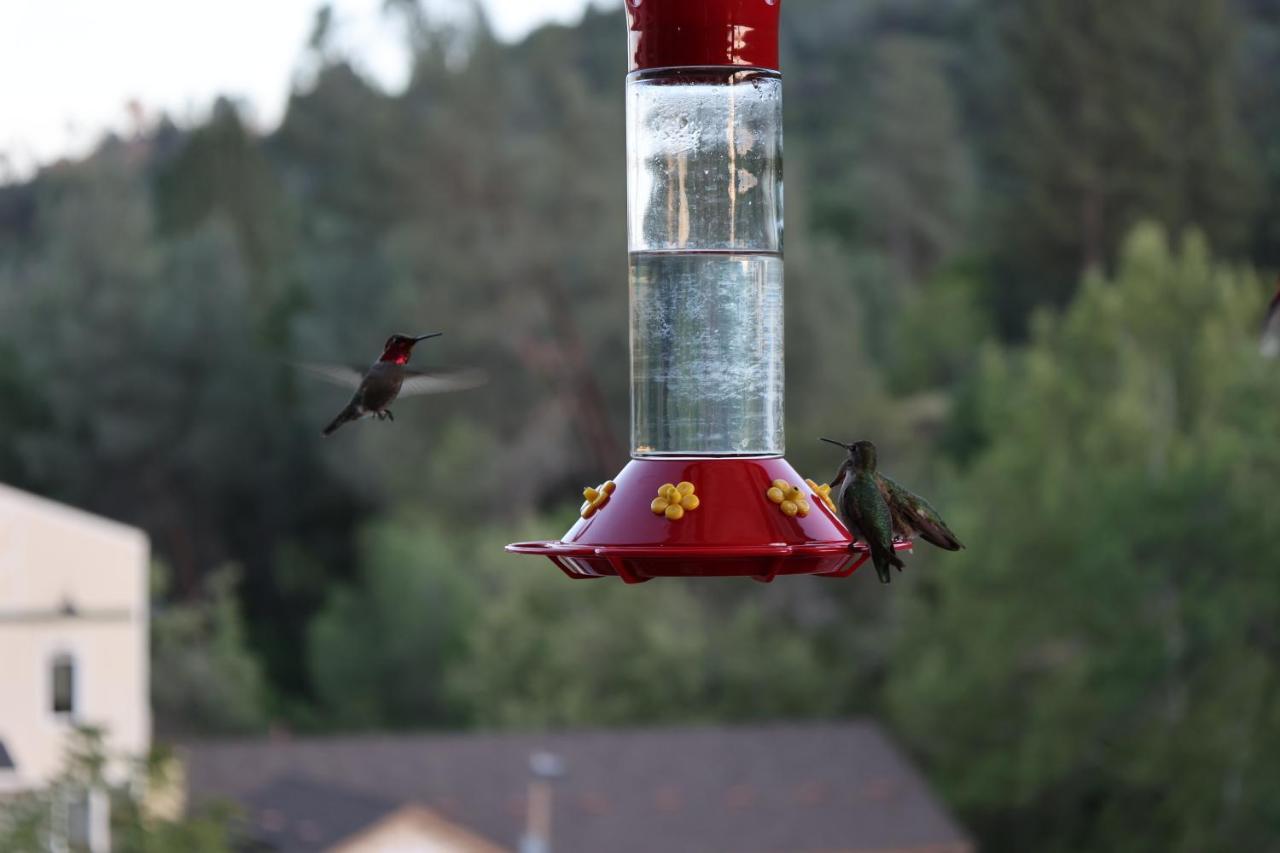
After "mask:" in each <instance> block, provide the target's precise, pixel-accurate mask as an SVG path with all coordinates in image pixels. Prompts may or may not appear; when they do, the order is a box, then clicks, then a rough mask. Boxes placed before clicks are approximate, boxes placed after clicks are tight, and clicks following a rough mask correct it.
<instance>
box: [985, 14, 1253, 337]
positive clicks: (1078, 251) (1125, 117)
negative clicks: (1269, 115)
mask: <svg viewBox="0 0 1280 853" xmlns="http://www.w3.org/2000/svg"><path fill="white" fill-rule="evenodd" d="M985 5H986V6H987V7H989V8H988V9H987V10H985V11H984V16H985V19H986V20H987V21H988V22H989V26H990V27H992V28H994V30H995V32H996V34H995V39H994V40H995V41H996V42H997V43H998V44H999V46H1000V51H999V54H998V59H997V63H998V66H997V67H998V68H1000V70H1001V71H1002V72H1003V73H1002V74H1001V75H1000V77H999V79H998V80H997V81H994V82H993V84H992V89H991V91H990V92H989V93H988V98H989V99H990V102H991V107H990V115H991V119H992V121H993V122H994V124H995V127H996V141H995V143H994V144H993V146H992V148H991V152H990V158H991V161H992V163H993V170H994V177H995V178H996V180H997V181H998V182H999V183H998V184H997V186H999V187H1000V188H1001V191H1000V192H999V194H998V195H996V196H995V198H994V199H993V200H994V201H995V204H994V205H993V211H994V213H993V216H994V221H995V222H996V224H997V225H998V226H999V232H998V235H996V236H995V238H994V239H993V240H992V250H993V252H994V253H995V255H996V256H997V258H998V259H999V260H1000V262H1001V264H1002V266H1003V268H1004V269H1005V273H1004V274H1003V275H1002V276H1001V278H1000V279H999V280H998V281H997V282H995V283H994V284H995V286H996V288H997V290H996V291H995V292H993V294H992V307H993V309H994V310H995V311H996V314H997V319H998V320H999V321H1000V323H1001V326H1002V327H1003V328H1004V329H1006V330H1013V329H1018V328H1021V327H1022V325H1023V323H1024V322H1025V320H1026V318H1027V317H1028V316H1029V315H1030V313H1031V311H1032V309H1033V308H1034V307H1035V306H1036V305H1038V304H1042V303H1044V302H1046V301H1047V302H1049V303H1050V304H1062V303H1063V302H1065V301H1066V299H1067V298H1068V297H1069V296H1070V294H1071V293H1072V291H1073V289H1074V287H1075V283H1076V280H1077V278H1078V275H1079V273H1080V271H1082V270H1085V269H1101V268H1102V267H1103V266H1104V265H1108V264H1110V263H1111V262H1112V261H1113V260H1114V258H1115V251H1116V248H1117V245H1118V242H1119V241H1120V240H1121V239H1122V238H1123V236H1124V235H1125V234H1126V233H1127V232H1128V230H1129V229H1130V228H1131V227H1133V225H1134V224H1135V222H1136V221H1137V220H1139V219H1141V218H1144V217H1146V218H1151V219H1155V220H1156V221H1158V222H1161V223H1162V224H1164V225H1166V226H1167V227H1171V228H1174V229H1182V228H1184V227H1187V226H1199V227H1201V228H1202V229H1204V230H1205V231H1206V232H1207V233H1208V235H1209V236H1210V238H1211V240H1212V241H1213V244H1214V246H1215V247H1216V248H1218V249H1219V250H1222V251H1227V252H1235V251H1238V250H1239V249H1241V248H1242V247H1243V243H1244V239H1245V237H1246V229H1247V227H1248V226H1247V223H1248V221H1249V216H1250V214H1251V213H1252V210H1251V208H1252V206H1253V203H1254V199H1255V197H1256V194H1255V193H1254V186H1255V182H1256V181H1257V180H1258V177H1259V176H1258V174H1257V171H1256V169H1255V168H1254V167H1253V164H1252V163H1251V158H1250V154H1249V149H1248V146H1247V144H1245V142H1244V140H1243V138H1242V135H1241V128H1240V124H1239V119H1238V115H1237V104H1236V99H1237V94H1236V90H1235V89H1234V88H1233V80H1232V69H1233V63H1234V62H1235V50H1236V44H1237V42H1236V40H1235V38H1234V32H1233V27H1232V23H1233V18H1232V14H1231V9H1230V4H1229V0H1138V1H1137V2H1128V3H1125V4H1123V5H1122V6H1117V5H1116V4H1115V3H1111V2H1107V0H1029V2H1013V1H1012V0H988V2H987V3H986V4H985ZM1170 92H1177V97H1169V93H1170Z"/></svg>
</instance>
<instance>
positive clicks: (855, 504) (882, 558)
mask: <svg viewBox="0 0 1280 853" xmlns="http://www.w3.org/2000/svg"><path fill="white" fill-rule="evenodd" d="M822 441H825V442H827V443H828V444H834V445H836V446H837V447H843V448H844V449H845V450H847V451H849V458H848V459H846V460H845V461H844V463H843V464H842V465H841V466H840V473H839V474H837V475H836V483H840V484H841V486H840V494H839V495H838V496H837V498H836V507H838V508H839V510H840V518H841V519H842V520H843V521H844V523H845V526H846V527H848V528H849V532H850V533H852V534H853V535H854V536H858V537H861V539H862V540H863V541H864V542H866V543H867V546H868V547H869V548H870V549H871V562H872V563H874V564H875V567H876V575H878V576H879V578H880V582H881V583H888V582H889V567H890V566H894V567H896V568H897V569H898V571H902V561H901V560H900V559H898V555H897V554H895V553H894V552H893V513H892V512H891V511H890V509H889V504H888V502H887V501H885V499H884V493H883V492H881V491H880V484H879V483H878V482H877V481H876V446H875V445H874V444H872V443H871V442H869V441H857V442H854V443H853V444H845V443H844V442H842V441H832V440H831V439H829V438H824V439H822ZM842 481H843V482H842Z"/></svg>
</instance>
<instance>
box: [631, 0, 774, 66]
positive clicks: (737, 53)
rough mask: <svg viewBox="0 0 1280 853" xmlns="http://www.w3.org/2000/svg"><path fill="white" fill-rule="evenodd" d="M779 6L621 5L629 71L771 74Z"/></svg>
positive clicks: (694, 1)
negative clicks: (697, 68) (747, 69)
mask: <svg viewBox="0 0 1280 853" xmlns="http://www.w3.org/2000/svg"><path fill="white" fill-rule="evenodd" d="M781 5H782V0H626V7H627V24H628V27H629V29H630V31H631V32H630V34H629V38H628V39H627V47H628V54H629V56H628V60H629V62H630V68H631V70H632V71H637V70H643V69H646V68H670V67H673V66H688V65H747V66H753V67H756V68H773V69H776V68H777V67H778V10H779V8H780V7H781Z"/></svg>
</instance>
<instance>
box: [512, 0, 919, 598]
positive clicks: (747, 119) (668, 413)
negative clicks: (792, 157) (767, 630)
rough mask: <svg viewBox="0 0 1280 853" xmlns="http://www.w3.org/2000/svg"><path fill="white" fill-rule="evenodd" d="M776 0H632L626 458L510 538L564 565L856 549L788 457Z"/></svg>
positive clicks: (629, 571) (701, 563) (590, 570)
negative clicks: (576, 505)
mask: <svg viewBox="0 0 1280 853" xmlns="http://www.w3.org/2000/svg"><path fill="white" fill-rule="evenodd" d="M780 2H781V0H697V2H691V0H626V10H627V21H628V25H629V39H628V54H629V64H630V73H629V74H628V75H627V84H626V99H627V208H628V210H627V212H628V219H627V232H628V248H629V253H630V263H629V276H628V277H629V282H630V291H631V457H632V458H631V461H630V462H629V463H627V465H626V467H624V468H623V469H622V471H621V472H620V473H619V474H618V475H617V476H616V477H615V478H614V479H613V480H609V481H606V482H605V483H602V484H600V485H598V486H595V487H589V488H587V489H585V490H584V492H583V495H584V497H585V502H584V503H583V505H582V509H581V512H580V515H581V517H580V518H579V519H578V521H577V522H576V523H575V524H574V525H573V527H572V528H571V529H570V530H569V532H568V533H566V534H565V536H564V538H563V539H561V540H558V541H552V542H520V543H516V544H512V545H508V546H507V550H509V551H513V552H515V553H519V554H541V555H543V556H546V557H549V558H550V559H551V561H552V562H553V563H555V564H556V566H558V567H559V568H560V569H561V570H562V571H563V572H564V573H565V574H567V575H568V576H569V577H572V578H597V577H605V576H617V577H619V578H621V579H622V580H624V581H626V582H628V583H640V582H643V581H647V580H650V579H651V578H655V577H730V576H746V577H753V578H755V579H756V580H759V581H764V582H768V581H772V580H773V579H774V578H775V577H777V576H778V575H819V576H823V577H847V576H848V575H850V574H852V573H853V571H854V570H855V569H857V568H858V566H860V565H861V564H862V563H863V562H864V561H866V559H867V556H868V554H867V550H866V546H865V545H864V544H863V543H861V542H857V543H855V542H854V541H853V538H852V537H851V536H850V535H849V531H848V530H847V529H846V528H845V526H844V525H843V524H841V522H840V520H839V519H838V518H837V516H836V514H835V511H834V506H833V505H832V503H831V500H830V498H829V496H828V494H827V491H828V490H829V489H828V488H827V487H825V486H819V485H818V484H817V483H815V482H813V481H812V480H806V479H805V478H804V477H802V476H800V474H799V473H797V472H796V470H795V469H794V468H792V467H791V465H790V464H788V463H787V461H786V460H785V459H784V458H783V456H782V454H783V451H784V449H785V448H784V444H783V345H782V340H783V338H782V332H783V324H782V230H783V229H782V221H783V220H782V75H781V74H780V73H779V71H778V65H779V63H778V12H779V5H780ZM899 547H907V546H906V545H905V544H899Z"/></svg>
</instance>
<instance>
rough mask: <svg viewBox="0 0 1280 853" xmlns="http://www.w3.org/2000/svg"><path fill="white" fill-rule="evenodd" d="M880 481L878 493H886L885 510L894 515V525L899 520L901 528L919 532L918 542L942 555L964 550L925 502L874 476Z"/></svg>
mask: <svg viewBox="0 0 1280 853" xmlns="http://www.w3.org/2000/svg"><path fill="white" fill-rule="evenodd" d="M876 476H878V477H879V478H880V481H881V493H882V494H884V493H886V492H887V498H886V499H887V500H888V502H889V509H890V511H891V512H892V513H893V515H894V521H895V523H896V522H898V521H899V518H900V519H901V521H902V522H903V523H904V525H910V526H911V527H913V528H915V529H916V530H918V531H919V532H920V538H921V539H923V540H924V541H926V542H928V543H929V544H931V545H936V546H937V547H939V548H942V549H943V550H945V551H959V550H961V549H962V548H964V545H962V544H960V540H959V539H958V538H956V535H955V534H954V533H952V532H951V528H950V527H947V523H946V522H945V521H943V520H942V516H941V515H939V514H938V511H937V510H936V509H934V508H933V505H932V504H930V503H929V502H928V501H927V500H925V499H924V498H922V497H920V496H919V495H917V494H916V493H914V492H912V491H910V490H909V489H906V488H904V487H903V486H902V485H901V484H899V483H898V482H897V481H896V480H893V479H892V478H890V477H887V476H885V475H884V474H877V475H876Z"/></svg>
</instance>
